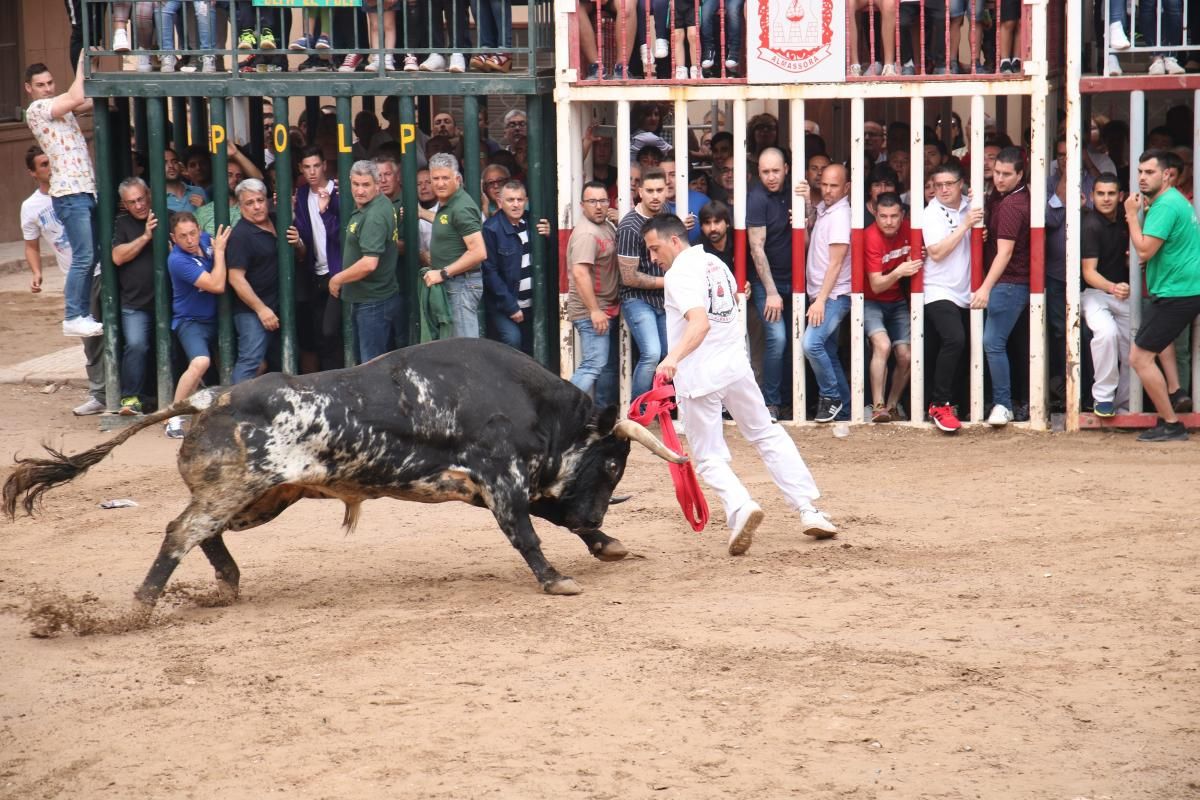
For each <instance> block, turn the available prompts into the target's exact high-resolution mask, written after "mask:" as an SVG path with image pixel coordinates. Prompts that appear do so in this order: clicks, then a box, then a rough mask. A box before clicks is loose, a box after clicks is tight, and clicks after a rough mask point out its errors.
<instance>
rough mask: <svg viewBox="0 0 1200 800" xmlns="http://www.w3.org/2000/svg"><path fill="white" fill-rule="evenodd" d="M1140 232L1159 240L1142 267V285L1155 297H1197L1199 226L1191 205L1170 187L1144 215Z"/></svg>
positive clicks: (1198, 286) (1199, 260)
mask: <svg viewBox="0 0 1200 800" xmlns="http://www.w3.org/2000/svg"><path fill="white" fill-rule="evenodd" d="M1142 233H1143V234H1144V235H1146V236H1153V237H1154V238H1155V239H1162V246H1161V247H1159V248H1158V252H1157V253H1155V254H1154V255H1153V257H1151V259H1150V261H1149V263H1147V264H1146V285H1147V287H1148V288H1149V289H1150V294H1152V295H1154V296H1155V297H1195V296H1197V295H1200V226H1198V225H1197V223H1196V211H1195V209H1193V208H1192V204H1191V203H1189V202H1188V201H1187V199H1186V198H1185V197H1184V196H1183V195H1182V194H1180V193H1179V192H1178V191H1177V190H1175V189H1174V188H1171V189H1167V190H1166V191H1165V192H1163V193H1162V194H1160V195H1159V196H1158V198H1157V199H1156V200H1155V201H1154V203H1153V205H1151V206H1150V209H1149V210H1148V211H1147V212H1146V219H1145V221H1144V222H1143V223H1142Z"/></svg>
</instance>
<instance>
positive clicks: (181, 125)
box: [171, 97, 188, 161]
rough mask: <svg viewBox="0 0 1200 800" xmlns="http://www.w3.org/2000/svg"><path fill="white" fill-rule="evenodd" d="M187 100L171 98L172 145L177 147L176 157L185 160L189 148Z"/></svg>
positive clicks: (184, 98)
mask: <svg viewBox="0 0 1200 800" xmlns="http://www.w3.org/2000/svg"><path fill="white" fill-rule="evenodd" d="M187 139H188V126H187V98H186V97H172V98H171V144H172V145H174V147H175V155H177V156H179V160H180V161H182V160H183V151H184V149H185V148H186V147H187V146H188V141H187Z"/></svg>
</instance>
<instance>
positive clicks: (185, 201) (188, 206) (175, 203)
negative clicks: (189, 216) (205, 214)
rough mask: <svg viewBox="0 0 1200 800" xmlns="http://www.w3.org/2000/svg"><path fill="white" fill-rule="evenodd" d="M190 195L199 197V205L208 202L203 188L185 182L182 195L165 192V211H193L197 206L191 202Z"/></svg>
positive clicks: (176, 212) (173, 212) (174, 212)
mask: <svg viewBox="0 0 1200 800" xmlns="http://www.w3.org/2000/svg"><path fill="white" fill-rule="evenodd" d="M192 197H199V198H200V204H201V205H203V204H204V203H207V202H208V195H207V194H205V193H204V190H203V189H201V188H200V187H199V186H192V185H191V184H190V183H185V184H184V185H183V194H182V195H180V196H176V194H175V193H174V192H167V211H170V212H171V213H172V214H178V213H179V212H181V211H190V212H195V211H196V210H197V208H199V206H197V205H195V204H194V203H192V201H191V198H192Z"/></svg>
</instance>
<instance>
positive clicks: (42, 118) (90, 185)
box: [25, 98, 96, 197]
mask: <svg viewBox="0 0 1200 800" xmlns="http://www.w3.org/2000/svg"><path fill="white" fill-rule="evenodd" d="M53 105H54V100H53V99H52V98H46V99H44V100H34V101H33V102H32V103H30V104H29V108H27V109H25V121H26V122H27V123H28V124H29V130H30V131H32V132H33V138H35V139H37V143H38V146H39V147H41V148H42V152H44V153H45V154H46V157H47V158H49V159H50V196H51V197H66V196H67V195H71V194H95V193H96V175H95V173H94V172H92V157H91V155H89V153H88V146H87V139H85V138H84V136H83V131H81V130H80V129H79V123H78V122H77V121H76V120H75V115H74V114H72V113H70V112H68V113H67V114H65V115H63V117H62V118H61V119H55V118H54V117H53V116H51V114H50V110H51V108H52V107H53Z"/></svg>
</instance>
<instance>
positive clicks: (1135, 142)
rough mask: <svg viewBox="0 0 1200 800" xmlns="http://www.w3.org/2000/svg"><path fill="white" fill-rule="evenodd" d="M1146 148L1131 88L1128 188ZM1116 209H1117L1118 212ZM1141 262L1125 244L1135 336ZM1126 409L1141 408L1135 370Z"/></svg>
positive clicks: (1142, 118) (1141, 109) (1138, 97)
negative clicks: (1127, 250) (1127, 252)
mask: <svg viewBox="0 0 1200 800" xmlns="http://www.w3.org/2000/svg"><path fill="white" fill-rule="evenodd" d="M1145 149H1146V93H1145V92H1142V91H1134V92H1130V93H1129V191H1130V192H1135V191H1137V185H1138V177H1137V169H1138V156H1139V155H1141V153H1142V151H1143V150H1145ZM1117 213H1120V210H1119V209H1118V212H1117ZM1142 295H1143V287H1142V262H1141V261H1139V260H1138V254H1137V250H1135V249H1134V248H1132V247H1131V248H1129V327H1130V332H1129V336H1130V338H1131V339H1133V338H1136V337H1137V333H1138V328H1140V327H1142ZM1129 410H1130V412H1131V413H1134V414H1139V413H1141V411H1142V381H1141V379H1140V378H1139V377H1138V375H1137V372H1135V371H1134V370H1132V369H1130V370H1129Z"/></svg>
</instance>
